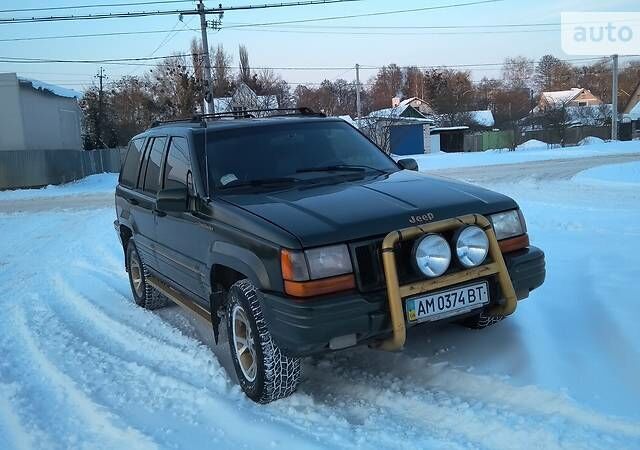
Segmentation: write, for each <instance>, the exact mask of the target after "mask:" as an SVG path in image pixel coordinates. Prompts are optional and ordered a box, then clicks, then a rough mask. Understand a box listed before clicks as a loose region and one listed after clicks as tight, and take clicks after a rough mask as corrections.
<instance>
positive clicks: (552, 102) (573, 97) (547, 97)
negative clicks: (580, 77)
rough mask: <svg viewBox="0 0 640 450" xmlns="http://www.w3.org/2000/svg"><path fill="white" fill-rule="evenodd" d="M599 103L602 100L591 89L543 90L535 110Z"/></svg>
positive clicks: (595, 104)
mask: <svg viewBox="0 0 640 450" xmlns="http://www.w3.org/2000/svg"><path fill="white" fill-rule="evenodd" d="M598 105H602V100H600V99H599V98H598V97H596V96H595V95H593V94H592V93H591V91H590V90H588V89H584V88H571V89H569V90H567V91H548V92H543V93H542V95H541V96H540V102H539V103H538V106H536V108H535V109H534V112H538V111H541V110H545V109H549V108H562V107H569V106H598Z"/></svg>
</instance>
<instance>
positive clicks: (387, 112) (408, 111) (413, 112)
mask: <svg viewBox="0 0 640 450" xmlns="http://www.w3.org/2000/svg"><path fill="white" fill-rule="evenodd" d="M368 117H369V118H370V119H389V120H407V121H408V120H411V121H414V122H424V123H433V120H432V119H430V118H428V117H425V116H424V114H422V113H421V112H420V111H418V110H417V109H416V108H414V107H413V106H411V105H409V104H408V103H406V104H404V105H403V104H400V105H399V106H397V107H395V108H384V109H379V110H377V111H372V112H371V113H369V116H368Z"/></svg>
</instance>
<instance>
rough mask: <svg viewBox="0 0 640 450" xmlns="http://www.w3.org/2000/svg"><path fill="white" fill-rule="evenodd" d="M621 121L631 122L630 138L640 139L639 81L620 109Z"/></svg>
mask: <svg viewBox="0 0 640 450" xmlns="http://www.w3.org/2000/svg"><path fill="white" fill-rule="evenodd" d="M622 121H623V123H624V122H631V125H630V128H631V130H630V137H631V139H640V81H639V82H638V85H637V86H636V88H635V90H634V91H633V93H632V94H631V97H629V101H628V102H627V104H626V105H625V106H624V109H623V110H622Z"/></svg>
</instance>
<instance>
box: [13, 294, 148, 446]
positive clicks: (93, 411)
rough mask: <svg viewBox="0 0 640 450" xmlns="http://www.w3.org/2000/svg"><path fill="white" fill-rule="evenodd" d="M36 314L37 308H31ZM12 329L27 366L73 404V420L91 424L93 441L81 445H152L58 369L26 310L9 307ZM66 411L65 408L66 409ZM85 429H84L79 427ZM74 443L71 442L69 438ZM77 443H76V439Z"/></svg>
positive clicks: (72, 431)
mask: <svg viewBox="0 0 640 450" xmlns="http://www.w3.org/2000/svg"><path fill="white" fill-rule="evenodd" d="M34 312H35V313H36V314H37V312H38V311H34ZM11 316H12V319H13V320H12V325H13V331H14V333H15V334H16V337H17V338H19V339H18V341H19V342H21V343H22V346H23V347H24V353H25V354H26V355H28V357H29V358H30V362H31V364H29V366H30V368H32V369H36V370H37V371H38V372H40V374H41V376H40V377H39V378H40V379H42V380H44V379H46V380H47V381H48V384H49V386H50V388H55V389H54V397H56V396H58V395H59V394H63V395H64V397H65V400H66V401H67V402H70V404H71V405H72V406H73V409H72V411H74V415H75V416H76V418H75V421H74V422H76V423H78V424H79V423H82V424H83V425H85V426H88V427H90V428H91V429H92V430H93V433H92V434H91V435H90V436H93V437H94V440H95V441H94V442H93V443H90V442H82V444H81V446H82V447H87V448H90V447H93V448H104V446H105V443H110V445H107V447H112V448H125V447H127V445H129V443H130V442H132V441H133V442H136V443H137V448H139V449H155V448H157V445H156V444H155V442H153V441H152V440H150V439H149V437H148V436H146V435H143V434H142V433H140V432H139V431H138V430H135V429H133V428H131V427H128V426H122V427H119V426H117V425H115V424H114V423H113V422H114V419H115V417H114V416H113V414H111V413H110V412H109V411H108V410H107V409H106V408H104V407H103V406H102V405H99V404H96V403H95V402H93V400H92V399H91V398H90V397H88V396H87V394H86V393H85V392H84V391H83V390H82V388H81V387H79V386H78V385H77V384H76V383H75V381H74V380H73V379H72V378H70V377H69V376H68V375H67V374H66V373H64V372H63V371H61V370H60V369H58V367H57V366H56V365H55V364H54V363H53V362H52V361H51V360H50V359H49V358H48V356H47V354H46V353H45V352H43V351H42V349H41V347H40V345H39V343H38V338H37V335H36V334H35V333H34V331H33V330H32V329H31V328H30V327H29V326H28V324H27V319H26V316H25V311H24V309H23V308H21V307H16V308H14V309H13V310H12V314H11ZM67 412H68V411H67ZM67 431H70V434H69V435H66V436H65V437H66V438H67V439H69V438H70V437H73V435H74V434H75V433H76V432H77V430H67ZM82 431H86V430H82ZM69 444H70V445H71V446H72V447H73V446H74V444H73V442H69ZM75 445H78V443H75Z"/></svg>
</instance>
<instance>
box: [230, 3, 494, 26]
mask: <svg viewBox="0 0 640 450" xmlns="http://www.w3.org/2000/svg"><path fill="white" fill-rule="evenodd" d="M503 1H505V0H479V1H473V2H466V3H454V4H452V5H439V6H427V7H424V8H413V9H399V10H395V11H379V12H372V13H363V14H350V15H345V16H331V17H319V18H315V19H299V20H284V21H280V22H264V23H252V24H239V25H233V26H228V27H225V29H230V28H246V27H254V26H259V27H265V26H272V25H288V24H293V23H309V22H323V21H328V20H340V19H355V18H360V17H375V16H386V15H391V14H404V13H412V12H422V11H433V10H438V9H448V8H460V7H463V6H475V5H485V4H489V3H498V2H503Z"/></svg>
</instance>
